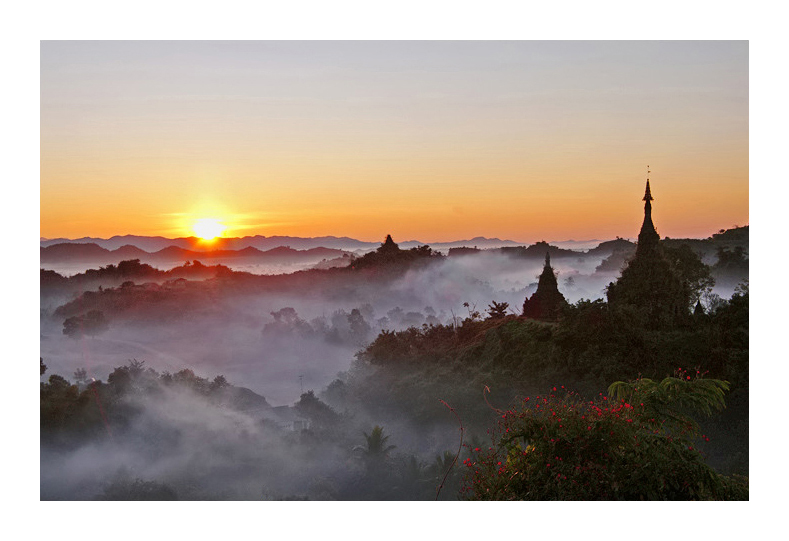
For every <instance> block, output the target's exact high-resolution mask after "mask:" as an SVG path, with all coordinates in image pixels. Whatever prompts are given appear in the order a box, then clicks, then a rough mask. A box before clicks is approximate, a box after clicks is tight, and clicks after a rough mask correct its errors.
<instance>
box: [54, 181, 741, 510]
mask: <svg viewBox="0 0 789 541" xmlns="http://www.w3.org/2000/svg"><path fill="white" fill-rule="evenodd" d="M648 190H649V187H648V186H647V195H649V191H648ZM645 200H646V198H645ZM647 205H649V201H647ZM647 217H648V218H649V220H648V223H647V220H645V223H644V226H643V227H642V231H641V233H640V235H639V239H638V241H637V242H631V241H629V240H626V239H622V238H617V239H614V240H610V241H601V242H594V243H591V244H590V245H589V246H587V247H584V248H583V249H582V248H579V247H578V246H575V245H570V244H568V245H566V246H564V247H563V246H562V245H561V243H551V244H549V243H546V242H538V243H536V244H532V245H529V246H523V245H518V244H517V243H513V242H510V241H499V240H498V239H493V240H489V239H482V238H478V239H474V240H473V241H466V242H458V243H447V244H443V245H430V246H428V245H425V244H421V243H418V242H403V243H400V244H398V243H397V242H396V239H392V238H391V237H390V236H387V237H386V239H385V240H384V241H383V242H382V243H372V244H371V243H363V242H359V241H354V240H353V239H337V238H334V237H325V238H320V239H297V238H295V237H293V238H287V239H273V238H271V239H266V238H265V237H245V238H238V239H219V241H220V244H219V245H218V246H217V245H215V246H213V247H210V248H207V247H206V246H204V245H201V244H200V243H199V242H198V241H197V240H196V239H163V238H161V237H156V238H154V237H134V238H132V237H128V238H124V237H118V238H114V239H80V240H79V241H69V240H67V239H56V240H42V242H41V269H40V279H41V283H40V287H41V297H40V302H41V306H40V328H41V333H40V358H41V359H40V363H41V413H40V415H41V487H40V490H41V499H42V500H97V499H98V500H140V499H148V500H151V499H153V500H175V499H178V500H261V499H263V500H434V499H440V500H457V499H536V500H560V499H582V500H593V499H604V500H637V499H648V500H664V499H680V500H687V499H739V500H742V499H748V480H747V477H748V389H749V372H748V251H749V250H748V227H747V226H745V227H734V228H732V229H728V230H721V231H719V232H717V233H715V234H712V235H711V236H710V237H708V238H705V239H668V238H664V239H660V238H659V237H657V236H656V235H657V234H656V233H654V235H653V232H654V228H653V227H652V225H651V217H650V216H649V214H647Z"/></svg>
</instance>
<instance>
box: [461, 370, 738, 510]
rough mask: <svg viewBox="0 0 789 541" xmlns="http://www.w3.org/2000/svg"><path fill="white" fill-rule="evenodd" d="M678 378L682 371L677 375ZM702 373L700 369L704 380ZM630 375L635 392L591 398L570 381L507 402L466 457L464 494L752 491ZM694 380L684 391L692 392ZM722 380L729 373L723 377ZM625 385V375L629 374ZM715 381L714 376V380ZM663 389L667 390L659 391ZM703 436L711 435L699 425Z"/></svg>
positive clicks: (704, 495)
mask: <svg viewBox="0 0 789 541" xmlns="http://www.w3.org/2000/svg"><path fill="white" fill-rule="evenodd" d="M672 379H678V378H672ZM702 379H703V378H697V380H698V381H701V380H702ZM639 381H640V380H636V381H635V382H631V383H630V384H629V385H631V386H632V388H631V390H635V392H632V393H631V395H632V396H633V397H634V398H633V400H632V401H627V400H625V399H619V400H614V399H612V398H609V396H604V395H603V394H602V393H601V394H600V395H599V396H598V397H597V398H596V399H594V400H589V401H585V400H582V399H581V398H580V397H579V396H578V395H576V394H575V393H573V392H566V391H565V390H564V388H563V387H562V388H560V389H557V388H556V387H554V388H553V391H552V393H549V394H548V395H546V396H537V397H535V398H533V399H532V398H526V399H525V400H523V404H522V407H521V408H519V409H513V410H509V411H506V412H502V415H501V419H500V422H499V427H498V429H497V430H496V431H495V432H494V433H493V434H492V436H493V437H492V439H493V441H492V445H491V446H489V447H488V448H487V449H483V448H480V447H476V448H473V449H471V458H468V459H466V460H465V462H464V463H465V467H466V470H467V472H466V473H467V476H466V481H465V483H464V486H463V488H462V489H461V492H462V496H463V497H465V498H467V499H493V500H516V499H517V500H709V499H716V500H717V499H747V498H748V491H747V487H745V486H743V485H742V484H741V483H738V482H735V481H733V480H732V479H729V478H726V477H724V476H722V475H720V474H718V473H717V472H715V471H714V470H713V469H712V468H710V467H709V466H707V465H706V464H705V462H704V457H703V456H702V454H701V453H700V452H699V451H698V450H696V449H695V447H694V445H693V442H694V439H695V437H696V434H695V432H694V430H693V429H694V425H693V424H692V423H681V422H677V418H676V417H672V418H671V419H668V418H661V417H656V416H655V415H656V414H655V411H656V409H655V408H654V407H653V406H652V405H651V404H649V401H650V399H649V398H647V399H646V401H645V402H642V401H641V400H640V398H639V392H638V389H639ZM685 381H686V383H687V384H688V385H686V386H684V387H683V388H682V389H680V390H679V391H677V390H676V388H672V389H673V392H675V393H677V394H680V395H687V394H693V393H694V392H695V391H694V388H693V387H694V386H696V385H698V386H701V387H704V388H709V387H710V385H711V384H710V383H708V382H710V381H712V382H714V381H716V380H705V382H704V383H696V384H693V383H692V381H690V380H685ZM718 383H719V384H723V385H725V382H718ZM623 385H628V384H623ZM712 385H713V386H715V384H712ZM662 398H665V396H661V399H662ZM701 437H702V438H705V436H703V435H701Z"/></svg>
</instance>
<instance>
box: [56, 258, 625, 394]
mask: <svg viewBox="0 0 789 541" xmlns="http://www.w3.org/2000/svg"><path fill="white" fill-rule="evenodd" d="M600 262H601V259H599V258H584V259H582V258H578V259H575V258H569V259H568V258H561V259H555V260H554V261H553V262H552V264H553V266H554V269H555V270H556V271H557V273H558V280H559V288H560V290H561V291H562V292H563V293H564V295H565V297H566V298H567V300H568V301H569V302H575V301H577V300H579V299H580V298H590V299H595V298H600V297H602V296H603V294H604V288H605V286H606V285H607V284H608V283H609V282H610V281H612V280H613V279H615V276H614V275H613V274H611V273H595V272H594V269H595V267H596V266H597V265H599V264H600ZM542 268H543V261H541V260H532V259H516V258H511V257H509V256H506V255H501V254H492V253H491V254H484V255H474V256H459V257H450V258H445V259H444V260H443V261H442V262H440V263H439V264H436V265H433V266H431V267H429V268H426V269H421V270H413V271H408V272H407V273H406V274H405V275H404V276H402V277H401V278H399V279H397V280H395V281H394V282H393V283H391V284H390V285H389V287H386V288H380V287H376V288H369V287H367V285H366V284H358V287H356V288H354V289H355V291H349V292H347V296H348V297H349V300H343V298H342V297H343V294H344V293H343V292H338V291H327V292H325V295H322V296H320V297H319V298H315V297H314V296H313V295H310V296H308V297H300V296H297V295H291V296H287V297H283V296H278V295H265V296H263V295H259V296H253V297H235V298H233V299H222V300H221V301H219V304H217V301H213V300H208V299H207V300H206V303H207V305H208V304H209V303H214V304H213V305H211V306H207V309H206V310H203V311H201V312H200V313H197V314H189V313H183V314H180V316H179V317H177V318H171V320H169V321H167V322H166V323H165V324H163V323H162V322H161V321H159V320H158V319H156V318H152V321H151V322H150V323H148V322H146V320H145V319H144V318H142V319H140V318H137V319H135V320H125V319H124V320H121V321H110V326H109V329H108V330H107V331H106V332H104V333H102V334H100V335H98V336H95V337H86V338H85V339H82V340H75V339H72V338H69V337H67V336H65V335H63V332H62V331H63V326H62V323H63V322H62V321H59V320H55V319H51V318H46V317H44V318H42V327H41V356H42V357H43V358H44V360H45V362H46V363H47V365H48V366H50V372H51V373H58V374H61V375H64V376H65V377H69V376H70V375H71V374H73V373H74V371H76V370H77V369H79V368H84V369H85V370H86V371H87V372H88V375H89V376H90V377H95V378H96V379H102V380H106V377H107V375H108V374H109V372H111V371H112V369H113V368H114V367H117V366H120V365H122V364H124V363H125V362H126V360H128V359H138V360H144V361H145V363H146V366H149V367H151V368H154V369H155V370H158V371H171V372H174V371H177V370H180V369H183V368H190V369H192V370H194V371H195V373H199V374H202V375H204V376H206V377H207V376H212V377H213V376H214V375H219V374H221V375H224V376H225V377H226V378H227V379H228V381H230V382H233V383H234V384H236V385H242V386H245V387H248V388H250V389H252V390H253V391H255V392H257V393H259V394H262V395H263V396H265V397H266V399H267V400H268V401H269V402H270V403H272V404H291V403H293V402H294V401H295V400H298V398H299V396H300V394H301V392H302V389H304V390H307V389H314V390H316V391H318V390H320V389H321V388H323V387H325V386H326V385H327V384H328V383H330V382H331V381H332V380H333V379H334V378H335V377H336V375H337V373H338V372H340V371H343V370H347V369H348V367H349V365H350V362H351V360H352V359H353V355H354V353H355V352H356V351H358V350H359V349H361V348H362V347H363V346H364V345H365V344H366V343H368V342H369V341H370V340H372V339H373V338H374V337H375V336H376V335H377V333H378V332H379V331H380V330H381V329H389V330H393V329H403V328H407V327H409V326H413V325H415V326H421V325H423V324H425V323H428V324H429V323H439V322H440V323H448V322H451V321H452V318H453V317H460V318H462V317H466V316H468V313H469V310H474V309H476V310H477V311H479V312H481V313H482V314H483V315H484V313H485V310H486V308H487V306H488V305H489V304H490V303H491V301H494V300H495V301H497V302H508V303H509V304H510V311H511V312H512V313H520V310H521V307H522V305H523V301H524V299H525V298H526V296H527V295H530V294H531V293H533V291H534V290H535V288H536V282H537V277H538V276H539V274H540V273H541V272H542ZM239 270H240V269H239ZM464 303H469V306H468V307H464V306H463V304H464ZM288 307H290V308H293V309H294V310H295V316H296V317H297V318H298V319H299V320H302V321H303V322H306V323H307V325H308V327H309V329H308V327H304V328H303V329H302V330H305V329H306V330H308V332H307V333H306V334H305V333H304V332H287V333H286V332H281V331H282V330H283V329H279V331H280V332H277V329H275V328H272V326H271V324H273V323H274V322H275V318H274V316H273V315H272V314H271V313H272V312H277V311H279V310H281V309H283V308H288ZM50 308H51V307H50ZM145 308H146V309H147V310H150V311H152V312H155V311H156V306H155V305H150V306H147V307H145ZM353 309H358V310H360V314H361V316H362V317H363V320H364V324H366V325H367V326H368V327H369V330H368V331H367V332H366V333H364V336H358V333H357V336H354V337H353V338H349V337H348V336H345V335H347V334H348V330H347V327H348V326H349V323H348V316H349V315H350V314H351V312H352V311H353ZM43 310H44V307H43V306H42V311H43ZM109 318H110V319H112V316H111V315H110V316H109ZM291 319H292V316H291ZM267 325H269V327H268V328H267V327H266V326H267ZM266 329H268V331H266ZM310 329H311V330H310Z"/></svg>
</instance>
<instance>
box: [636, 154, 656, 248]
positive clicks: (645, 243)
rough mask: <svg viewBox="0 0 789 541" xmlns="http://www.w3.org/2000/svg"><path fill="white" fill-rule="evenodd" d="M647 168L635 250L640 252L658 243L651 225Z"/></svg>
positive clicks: (651, 199)
mask: <svg viewBox="0 0 789 541" xmlns="http://www.w3.org/2000/svg"><path fill="white" fill-rule="evenodd" d="M649 173H650V170H649V166H648V165H647V186H646V190H645V191H644V198H643V199H642V201H644V223H643V224H641V232H640V233H639V234H638V246H637V247H636V250H637V251H638V252H641V251H643V250H645V249H647V247H651V246H656V245H657V244H658V242H659V241H660V235H658V232H657V231H656V230H655V224H653V223H652V201H654V200H655V198H654V197H652V190H651V189H650V188H649Z"/></svg>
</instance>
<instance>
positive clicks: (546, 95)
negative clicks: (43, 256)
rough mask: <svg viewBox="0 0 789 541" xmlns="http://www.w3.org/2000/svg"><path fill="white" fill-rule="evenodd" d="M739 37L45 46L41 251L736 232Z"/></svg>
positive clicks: (741, 184)
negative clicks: (269, 241)
mask: <svg viewBox="0 0 789 541" xmlns="http://www.w3.org/2000/svg"><path fill="white" fill-rule="evenodd" d="M748 135H749V134H748V44H747V42H528V41H525V42H42V46H41V186H40V187H41V231H40V234H41V236H43V237H48V238H54V237H68V238H77V237H82V236H94V237H109V236H112V235H119V234H138V235H162V236H188V235H191V234H192V230H191V225H192V223H193V222H194V221H195V220H197V219H199V218H206V217H211V218H218V219H220V220H222V221H223V223H224V224H225V225H226V226H227V230H226V232H225V234H226V236H244V235H255V234H261V235H294V236H320V235H336V236H351V237H355V238H359V239H362V240H381V239H382V238H383V236H385V235H386V234H387V233H391V234H392V235H393V237H394V238H395V239H396V240H400V241H404V240H411V239H417V240H421V241H423V242H438V241H448V240H457V239H466V238H471V237H474V236H487V237H499V238H507V239H513V240H516V241H521V242H534V241H538V240H549V241H550V240H566V239H571V238H572V239H576V240H582V239H583V240H585V239H609V238H613V237H615V236H617V235H619V236H623V237H634V236H635V235H636V234H637V232H638V228H639V227H640V223H641V218H642V216H643V203H642V202H641V197H642V196H643V190H644V181H645V179H646V167H647V165H650V166H651V170H652V173H651V175H650V178H651V184H652V193H653V196H654V197H655V201H654V202H653V208H654V211H653V216H654V220H655V225H656V227H657V229H658V232H659V233H660V234H661V235H663V236H670V237H706V236H709V235H710V234H712V233H714V232H716V231H717V230H718V229H721V228H728V227H732V226H733V225H735V224H738V225H745V224H747V223H748V220H749V215H748V200H749V190H748V165H749V163H748V159H749V158H748V153H749V148H748Z"/></svg>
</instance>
